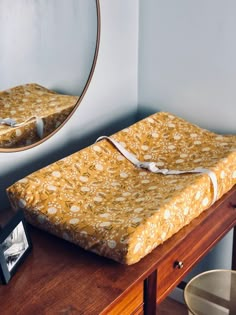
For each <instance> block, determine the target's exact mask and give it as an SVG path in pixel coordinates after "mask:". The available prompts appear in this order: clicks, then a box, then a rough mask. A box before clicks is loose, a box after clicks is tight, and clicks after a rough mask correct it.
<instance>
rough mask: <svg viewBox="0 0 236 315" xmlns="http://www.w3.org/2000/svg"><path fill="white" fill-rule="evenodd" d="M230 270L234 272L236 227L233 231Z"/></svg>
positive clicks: (235, 266)
mask: <svg viewBox="0 0 236 315" xmlns="http://www.w3.org/2000/svg"><path fill="white" fill-rule="evenodd" d="M232 270H236V226H235V227H234V229H233V253H232Z"/></svg>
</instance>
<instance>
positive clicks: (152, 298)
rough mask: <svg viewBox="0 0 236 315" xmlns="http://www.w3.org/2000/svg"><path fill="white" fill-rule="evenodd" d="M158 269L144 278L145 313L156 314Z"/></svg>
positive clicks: (146, 314) (148, 314)
mask: <svg viewBox="0 0 236 315" xmlns="http://www.w3.org/2000/svg"><path fill="white" fill-rule="evenodd" d="M156 293H157V270H155V271H153V273H151V274H150V275H149V276H148V277H147V278H146V279H145V280H144V315H156V314H157V310H156V308H157V307H156V297H157V295H156Z"/></svg>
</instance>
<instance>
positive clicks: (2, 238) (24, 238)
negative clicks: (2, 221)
mask: <svg viewBox="0 0 236 315" xmlns="http://www.w3.org/2000/svg"><path fill="white" fill-rule="evenodd" d="M31 248H32V244H31V240H30V237H29V234H28V231H27V224H26V222H25V219H24V214H23V212H22V211H21V210H19V211H17V212H16V213H14V215H13V216H12V217H11V219H10V220H9V221H8V222H7V224H6V225H5V226H4V227H0V280H1V283H2V284H7V283H8V282H9V281H10V279H11V277H12V276H13V275H14V274H15V272H16V270H17V268H18V266H19V265H20V264H21V263H22V262H23V260H24V259H25V257H26V256H27V255H28V254H29V252H30V250H31Z"/></svg>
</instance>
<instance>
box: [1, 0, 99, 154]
mask: <svg viewBox="0 0 236 315" xmlns="http://www.w3.org/2000/svg"><path fill="white" fill-rule="evenodd" d="M99 40H100V8H99V0H86V1H84V0H50V1H48V0H31V1H28V0H18V1H9V0H0V74H1V75H0V152H15V151H20V150H24V149H28V148H31V147H33V146H35V145H38V144H40V143H42V141H45V140H46V139H47V138H49V137H50V136H51V135H53V134H54V133H55V132H56V131H57V130H58V129H59V128H61V127H62V126H63V125H64V124H65V122H66V121H67V120H68V119H69V117H71V115H72V114H73V112H74V111H75V109H76V108H77V107H78V106H79V104H80V102H81V100H82V98H83V96H84V94H85V92H86V90H87V88H88V86H89V83H90V81H91V78H92V75H93V72H94V68H95V64H96V60H97V54H98V48H99Z"/></svg>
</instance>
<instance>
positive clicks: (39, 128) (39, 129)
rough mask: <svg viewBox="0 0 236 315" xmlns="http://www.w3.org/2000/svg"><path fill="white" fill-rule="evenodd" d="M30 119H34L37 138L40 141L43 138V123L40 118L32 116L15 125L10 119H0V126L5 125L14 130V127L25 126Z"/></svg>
mask: <svg viewBox="0 0 236 315" xmlns="http://www.w3.org/2000/svg"><path fill="white" fill-rule="evenodd" d="M32 119H35V121H36V129H37V135H38V136H39V138H40V139H42V138H43V129H44V123H43V119H42V118H40V117H37V116H32V117H30V118H28V119H26V120H25V121H23V122H22V123H17V122H16V121H15V120H14V119H12V118H0V125H7V126H10V127H13V128H15V127H20V126H23V125H25V124H26V123H27V122H29V121H30V120H32Z"/></svg>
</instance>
